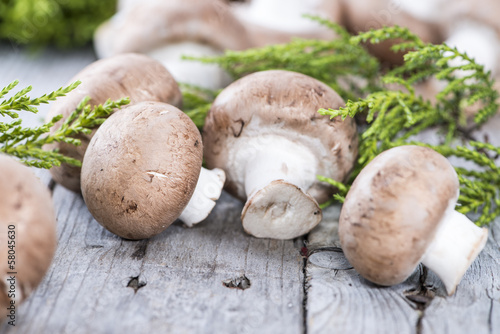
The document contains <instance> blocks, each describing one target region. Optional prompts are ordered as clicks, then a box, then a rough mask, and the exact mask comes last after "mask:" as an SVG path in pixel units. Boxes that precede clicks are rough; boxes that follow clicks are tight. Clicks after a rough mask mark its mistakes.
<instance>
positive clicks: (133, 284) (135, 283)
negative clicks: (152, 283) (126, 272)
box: [127, 276, 146, 293]
mask: <svg viewBox="0 0 500 334" xmlns="http://www.w3.org/2000/svg"><path fill="white" fill-rule="evenodd" d="M145 286H146V282H144V281H141V280H139V276H136V277H130V281H128V284H127V288H132V289H134V293H137V290H139V289H140V288H143V287H145Z"/></svg>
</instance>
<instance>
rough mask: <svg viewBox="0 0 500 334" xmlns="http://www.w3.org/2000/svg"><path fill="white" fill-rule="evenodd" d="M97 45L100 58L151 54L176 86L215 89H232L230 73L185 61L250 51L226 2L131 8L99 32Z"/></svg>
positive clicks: (186, 0) (172, 0)
mask: <svg viewBox="0 0 500 334" xmlns="http://www.w3.org/2000/svg"><path fill="white" fill-rule="evenodd" d="M94 45H95V50H96V53H97V55H98V57H99V58H105V57H110V56H113V55H116V54H120V53H126V52H140V53H145V54H148V55H149V56H151V57H153V58H155V59H157V60H159V61H160V62H162V63H163V65H165V66H166V67H167V69H168V70H169V71H170V72H171V73H172V75H173V76H174V78H175V79H176V80H177V81H179V82H183V83H189V84H194V85H198V86H202V87H206V88H211V89H218V88H222V87H224V86H226V85H227V84H229V83H230V82H231V80H230V77H229V76H228V74H227V73H225V72H224V71H223V70H222V69H221V68H219V67H218V66H217V65H214V64H202V63H199V62H193V61H186V60H183V59H182V56H183V55H188V56H214V55H219V54H222V53H223V51H225V50H227V49H229V50H242V49H245V48H248V47H250V46H251V45H250V41H249V39H248V37H247V33H246V31H245V29H244V28H243V26H242V25H241V24H240V23H239V21H238V20H237V19H236V18H235V17H234V16H233V15H232V13H231V11H230V9H229V7H228V5H227V4H226V3H224V2H223V1H221V0H169V1H152V0H149V1H141V2H137V3H132V4H131V5H130V6H129V7H126V8H125V9H124V10H122V11H120V12H118V13H117V14H116V15H115V16H113V17H112V18H111V19H110V20H109V21H107V22H105V23H103V24H102V25H101V26H100V27H99V28H98V30H97V31H96V33H95V36H94Z"/></svg>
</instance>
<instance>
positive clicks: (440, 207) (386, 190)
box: [339, 146, 459, 285]
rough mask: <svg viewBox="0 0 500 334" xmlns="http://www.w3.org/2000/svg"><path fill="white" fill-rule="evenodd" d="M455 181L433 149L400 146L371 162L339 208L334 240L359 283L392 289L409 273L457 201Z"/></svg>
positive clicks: (451, 169) (447, 165)
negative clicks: (337, 231) (337, 226)
mask: <svg viewBox="0 0 500 334" xmlns="http://www.w3.org/2000/svg"><path fill="white" fill-rule="evenodd" d="M458 191H459V182H458V177H457V174H456V172H455V170H454V169H453V167H452V166H451V164H450V163H449V162H448V160H447V159H446V158H445V157H443V156H442V155H440V154H439V153H437V152H435V151H434V150H432V149H430V148H426V147H420V146H400V147H395V148H392V149H390V150H387V151H385V152H383V153H381V154H380V155H378V156H377V157H376V158H375V159H373V160H372V161H371V162H370V163H369V164H368V165H367V166H366V167H365V168H364V169H363V170H362V171H361V173H360V174H359V175H358V177H357V178H356V180H355V181H354V183H353V184H352V187H351V189H350V190H349V193H348V194H347V197H346V200H345V202H344V204H343V206H342V211H341V214H340V224H339V236H340V242H341V245H342V249H343V251H344V254H345V256H346V257H347V259H348V260H349V262H350V263H351V264H352V265H353V266H354V268H355V269H356V271H358V272H359V273H360V274H361V275H362V276H363V277H364V278H366V279H368V280H370V281H372V282H374V283H377V284H380V285H394V284H398V283H401V282H403V281H404V280H406V278H407V277H408V276H410V275H411V274H412V272H413V271H414V270H415V268H416V266H417V265H418V263H419V262H420V261H421V258H422V257H423V255H424V253H425V251H426V249H427V247H428V246H429V244H430V243H431V241H432V240H433V238H434V235H435V234H436V230H437V228H438V226H439V224H440V222H441V220H442V218H443V217H444V214H445V212H446V211H447V209H449V208H450V207H451V208H454V205H455V203H456V200H457V198H458Z"/></svg>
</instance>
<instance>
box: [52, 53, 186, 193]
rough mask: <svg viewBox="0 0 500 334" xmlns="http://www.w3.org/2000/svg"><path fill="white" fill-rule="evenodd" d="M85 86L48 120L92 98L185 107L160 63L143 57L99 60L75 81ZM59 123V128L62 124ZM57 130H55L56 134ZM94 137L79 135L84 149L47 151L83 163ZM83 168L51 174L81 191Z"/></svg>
mask: <svg viewBox="0 0 500 334" xmlns="http://www.w3.org/2000/svg"><path fill="white" fill-rule="evenodd" d="M76 80H80V81H81V82H82V83H81V84H80V86H78V87H77V88H76V89H75V90H73V91H72V92H70V93H68V94H67V95H66V96H63V97H60V98H58V99H57V101H56V102H54V103H53V104H52V107H51V108H50V111H49V113H48V115H47V119H48V120H50V119H52V117H54V116H56V115H59V114H62V115H63V116H64V118H63V119H62V120H61V121H60V122H59V123H61V122H63V121H64V119H66V118H67V117H69V115H71V113H72V112H73V111H74V110H75V109H76V107H77V106H78V104H79V103H80V101H81V100H82V99H83V98H84V97H86V96H89V97H90V104H91V105H98V104H102V103H105V102H106V101H107V100H108V99H112V100H117V99H120V98H124V97H129V98H130V103H131V104H133V103H136V102H140V101H160V102H165V103H169V104H173V105H175V106H179V107H180V105H181V103H182V94H181V92H180V90H179V87H178V86H177V83H176V82H175V80H174V78H173V77H172V76H171V75H170V73H169V72H168V71H167V70H166V69H165V68H164V67H163V66H162V65H161V64H160V63H158V62H157V61H156V60H154V59H151V58H149V57H147V56H144V55H139V54H123V55H118V56H115V57H112V58H109V59H104V60H99V61H97V62H95V63H92V64H90V65H89V66H87V67H86V68H84V69H83V70H82V71H80V73H78V74H77V75H75V77H74V78H73V79H72V80H71V81H72V82H73V81H76ZM59 123H58V124H59ZM56 128H57V126H55V127H53V128H52V129H53V131H55V129H56ZM90 138H92V134H91V135H79V136H78V139H80V140H81V141H82V145H80V146H74V145H70V144H66V143H62V142H61V143H54V144H51V145H47V146H46V147H45V148H46V149H58V150H59V152H60V153H62V154H64V155H66V156H69V157H71V158H75V159H77V160H80V161H81V160H82V159H83V155H84V154H85V150H86V149H87V145H88V143H89V141H90ZM80 170H81V169H80V167H75V166H71V165H68V164H62V165H61V166H60V167H53V168H52V169H51V170H50V172H51V174H52V177H53V178H54V180H55V181H56V182H58V183H60V184H62V185H63V186H64V187H66V188H68V189H70V190H73V191H76V192H79V191H80Z"/></svg>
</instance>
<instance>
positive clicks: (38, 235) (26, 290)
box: [0, 154, 57, 322]
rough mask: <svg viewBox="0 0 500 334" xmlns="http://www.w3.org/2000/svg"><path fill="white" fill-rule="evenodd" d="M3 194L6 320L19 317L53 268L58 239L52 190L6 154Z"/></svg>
mask: <svg viewBox="0 0 500 334" xmlns="http://www.w3.org/2000/svg"><path fill="white" fill-rule="evenodd" d="M0 194H2V200H1V201H0V228H1V229H2V230H1V232H0V258H1V259H2V260H1V261H0V276H1V278H2V279H1V281H0V308H1V310H0V316H1V320H0V322H2V321H4V320H5V319H7V321H9V320H14V321H15V318H16V317H15V314H16V310H17V309H18V307H19V304H20V303H21V302H22V301H23V300H25V299H26V298H27V297H28V296H29V295H30V294H31V292H33V290H34V289H35V288H36V287H37V286H38V284H40V282H41V281H42V278H43V276H44V275H45V272H46V271H47V269H48V268H49V266H50V263H51V261H52V257H53V256H54V252H55V249H56V243H57V242H56V218H55V214H54V209H53V205H52V199H51V195H50V192H49V190H48V189H47V187H46V186H44V185H43V184H42V183H41V182H40V180H39V179H38V178H37V177H36V176H35V175H34V174H33V172H32V170H31V169H29V168H28V167H26V166H24V165H22V164H20V163H19V162H17V161H15V160H14V159H12V158H11V157H8V156H6V155H3V154H1V155H0ZM17 312H18V311H17ZM12 314H13V318H11V317H10V316H11V315H12Z"/></svg>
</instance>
